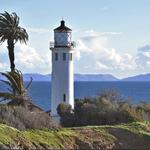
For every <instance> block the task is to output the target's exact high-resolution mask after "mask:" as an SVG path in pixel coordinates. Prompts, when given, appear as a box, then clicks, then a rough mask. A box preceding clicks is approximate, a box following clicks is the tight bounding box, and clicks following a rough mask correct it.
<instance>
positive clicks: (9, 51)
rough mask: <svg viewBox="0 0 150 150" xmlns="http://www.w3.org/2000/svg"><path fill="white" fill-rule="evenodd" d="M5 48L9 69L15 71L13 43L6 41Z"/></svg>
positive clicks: (9, 40)
mask: <svg viewBox="0 0 150 150" xmlns="http://www.w3.org/2000/svg"><path fill="white" fill-rule="evenodd" d="M7 44H8V46H7V48H8V54H9V60H10V69H11V71H12V72H13V71H15V63H14V60H15V56H14V42H13V40H11V39H8V41H7Z"/></svg>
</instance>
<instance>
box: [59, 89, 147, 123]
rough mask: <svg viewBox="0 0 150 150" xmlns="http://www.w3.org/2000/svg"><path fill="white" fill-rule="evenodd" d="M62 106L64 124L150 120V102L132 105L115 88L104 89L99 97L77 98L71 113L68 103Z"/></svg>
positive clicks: (62, 121)
mask: <svg viewBox="0 0 150 150" xmlns="http://www.w3.org/2000/svg"><path fill="white" fill-rule="evenodd" d="M60 106H61V114H60V113H59V114H60V117H61V123H62V125H63V126H84V125H106V124H108V125H113V124H120V123H128V122H134V121H150V104H148V103H143V102H142V103H140V104H138V105H132V104H131V103H130V102H129V101H128V100H124V99H123V98H122V97H121V96H120V95H119V94H118V93H117V92H115V91H113V90H109V91H104V92H102V93H101V95H100V96H99V97H97V98H85V99H78V100H76V101H75V107H74V110H73V113H70V110H69V109H68V108H69V106H67V105H66V104H65V105H62V104H61V105H60ZM68 110H69V111H68ZM64 112H65V113H64Z"/></svg>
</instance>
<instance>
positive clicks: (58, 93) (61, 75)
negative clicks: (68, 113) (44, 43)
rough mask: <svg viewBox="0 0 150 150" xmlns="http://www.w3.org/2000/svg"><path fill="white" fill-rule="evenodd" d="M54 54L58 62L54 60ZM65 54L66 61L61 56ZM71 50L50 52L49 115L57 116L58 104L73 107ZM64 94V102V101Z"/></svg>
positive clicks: (62, 49)
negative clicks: (50, 91) (50, 93)
mask: <svg viewBox="0 0 150 150" xmlns="http://www.w3.org/2000/svg"><path fill="white" fill-rule="evenodd" d="M55 53H57V55H58V60H55ZM64 53H65V54H66V60H63V55H64ZM71 53H72V55H73V49H71V48H54V49H53V50H52V84H51V86H52V87H51V90H52V95H51V111H52V112H51V113H52V116H55V115H57V110H56V109H57V106H58V105H59V104H60V103H66V104H70V105H71V106H72V107H74V76H73V56H72V60H71ZM64 94H65V98H66V101H64Z"/></svg>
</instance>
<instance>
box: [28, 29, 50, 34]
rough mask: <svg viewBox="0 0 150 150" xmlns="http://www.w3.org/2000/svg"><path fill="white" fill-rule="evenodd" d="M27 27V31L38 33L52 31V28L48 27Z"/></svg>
mask: <svg viewBox="0 0 150 150" xmlns="http://www.w3.org/2000/svg"><path fill="white" fill-rule="evenodd" d="M26 29H27V32H31V33H38V34H42V33H48V32H50V30H49V29H47V28H31V27H26Z"/></svg>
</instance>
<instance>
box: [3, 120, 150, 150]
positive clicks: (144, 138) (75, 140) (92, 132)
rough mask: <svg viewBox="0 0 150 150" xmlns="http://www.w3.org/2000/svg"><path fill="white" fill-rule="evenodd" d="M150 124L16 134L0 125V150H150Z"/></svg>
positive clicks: (20, 132) (29, 131)
mask: <svg viewBox="0 0 150 150" xmlns="http://www.w3.org/2000/svg"><path fill="white" fill-rule="evenodd" d="M149 147H150V123H149V122H143V123H142V122H135V123H129V124H121V125H114V126H107V125H105V126H85V127H74V128H57V129H42V130H39V129H33V130H31V129H30V130H25V131H24V130H23V131H21V130H17V129H16V128H13V127H10V126H7V125H4V124H0V149H17V148H18V149H21V148H22V149H24V150H28V149H59V148H61V149H113V148H119V149H149Z"/></svg>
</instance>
